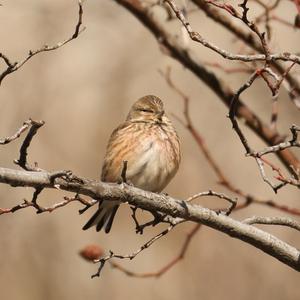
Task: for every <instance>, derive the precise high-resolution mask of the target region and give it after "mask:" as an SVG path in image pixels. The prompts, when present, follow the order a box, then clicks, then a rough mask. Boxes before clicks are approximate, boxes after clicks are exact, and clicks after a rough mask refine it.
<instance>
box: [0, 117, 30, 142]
mask: <svg viewBox="0 0 300 300" xmlns="http://www.w3.org/2000/svg"><path fill="white" fill-rule="evenodd" d="M33 123H34V121H32V120H31V119H29V120H27V121H25V122H24V123H23V125H22V126H21V127H20V128H19V129H18V130H17V131H16V133H15V134H13V135H12V136H8V137H5V138H2V139H0V144H1V145H5V144H8V143H10V142H12V141H14V140H16V139H17V138H19V137H20V136H21V134H22V133H23V132H24V131H26V130H27V129H28V127H30V126H32V125H33Z"/></svg>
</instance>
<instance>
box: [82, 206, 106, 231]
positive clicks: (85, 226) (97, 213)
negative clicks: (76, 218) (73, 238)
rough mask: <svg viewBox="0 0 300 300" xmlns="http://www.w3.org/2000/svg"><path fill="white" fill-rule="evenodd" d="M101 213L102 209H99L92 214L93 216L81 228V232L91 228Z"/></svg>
mask: <svg viewBox="0 0 300 300" xmlns="http://www.w3.org/2000/svg"><path fill="white" fill-rule="evenodd" d="M101 211H102V208H99V209H98V210H97V211H96V212H95V213H94V214H93V216H92V217H91V218H90V219H89V220H88V222H87V223H86V224H85V225H84V226H83V227H82V229H83V230H87V229H89V228H90V227H92V226H93V225H94V223H95V221H96V219H97V217H98V216H99V215H100V213H101Z"/></svg>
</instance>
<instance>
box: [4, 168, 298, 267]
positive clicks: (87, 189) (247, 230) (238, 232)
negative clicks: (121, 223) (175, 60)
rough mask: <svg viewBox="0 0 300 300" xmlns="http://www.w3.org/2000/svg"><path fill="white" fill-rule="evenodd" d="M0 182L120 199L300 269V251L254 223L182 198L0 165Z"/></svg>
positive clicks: (99, 197)
mask: <svg viewBox="0 0 300 300" xmlns="http://www.w3.org/2000/svg"><path fill="white" fill-rule="evenodd" d="M0 182H2V183H6V184H9V185H11V186H19V187H22V186H23V187H25V186H27V187H33V188H43V189H45V188H57V187H59V188H60V189H62V190H65V191H70V192H75V193H79V194H83V195H86V196H90V197H92V198H94V199H101V198H105V200H110V199H111V200H114V199H116V198H118V199H119V200H120V201H122V202H128V203H129V204H131V205H135V206H137V207H139V208H142V209H145V210H149V211H156V212H161V213H165V214H167V215H170V216H172V217H178V218H182V219H184V220H188V221H193V222H196V223H201V224H204V225H207V226H209V227H211V228H214V229H216V230H218V231H221V232H223V233H226V234H227V235H229V236H231V237H234V238H237V239H239V240H242V241H244V242H246V243H248V244H250V245H252V246H254V247H256V248H258V249H260V250H262V251H264V252H266V253H268V254H269V255H271V256H273V257H275V258H276V259H278V260H279V261H281V262H283V263H284V264H286V265H288V266H290V267H291V268H293V269H295V270H297V271H300V262H299V257H300V252H299V251H298V250H297V249H296V248H294V247H293V246H291V245H289V244H287V243H285V242H283V241H281V240H279V239H278V238H276V237H275V236H273V235H271V234H269V233H266V232H264V231H262V230H260V229H258V228H255V227H254V226H251V225H247V224H243V223H242V222H239V221H235V220H233V219H232V218H230V217H227V216H224V215H222V214H217V213H216V212H214V211H212V210H210V209H207V208H203V207H201V206H199V205H191V204H188V203H186V202H185V201H183V200H178V199H174V198H171V197H169V196H166V195H161V194H155V193H151V192H146V191H143V190H140V189H138V188H135V187H132V186H128V185H126V184H121V185H118V184H112V183H103V182H96V181H92V180H87V179H80V178H78V177H75V176H73V177H72V176H68V177H64V178H55V180H53V174H52V173H49V172H45V171H41V172H28V171H18V170H12V169H7V168H0Z"/></svg>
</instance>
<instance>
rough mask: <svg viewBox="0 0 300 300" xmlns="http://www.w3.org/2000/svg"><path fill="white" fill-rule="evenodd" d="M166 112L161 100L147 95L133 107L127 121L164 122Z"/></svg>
mask: <svg viewBox="0 0 300 300" xmlns="http://www.w3.org/2000/svg"><path fill="white" fill-rule="evenodd" d="M164 114H165V111H164V104H163V102H162V100H161V99H159V98H158V97H156V96H153V95H147V96H144V97H142V98H140V99H139V100H137V101H136V102H135V103H134V104H133V105H132V107H131V109H130V111H129V114H128V116H127V120H129V121H144V122H154V123H161V122H163V117H164Z"/></svg>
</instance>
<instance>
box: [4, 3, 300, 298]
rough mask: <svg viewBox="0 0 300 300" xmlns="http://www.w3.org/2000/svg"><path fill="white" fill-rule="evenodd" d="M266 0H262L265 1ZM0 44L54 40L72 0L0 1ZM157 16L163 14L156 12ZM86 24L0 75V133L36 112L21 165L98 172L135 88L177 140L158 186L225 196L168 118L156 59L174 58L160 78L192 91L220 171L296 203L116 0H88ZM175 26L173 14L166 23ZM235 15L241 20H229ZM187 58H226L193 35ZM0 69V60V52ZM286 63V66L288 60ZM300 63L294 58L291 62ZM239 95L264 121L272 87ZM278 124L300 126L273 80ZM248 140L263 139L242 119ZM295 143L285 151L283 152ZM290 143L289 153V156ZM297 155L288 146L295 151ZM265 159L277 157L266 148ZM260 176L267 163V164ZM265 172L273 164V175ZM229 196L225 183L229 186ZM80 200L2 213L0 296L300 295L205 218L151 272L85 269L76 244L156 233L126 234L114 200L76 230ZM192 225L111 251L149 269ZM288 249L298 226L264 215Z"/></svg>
mask: <svg viewBox="0 0 300 300" xmlns="http://www.w3.org/2000/svg"><path fill="white" fill-rule="evenodd" d="M231 2H235V1H231ZM266 2H268V1H266ZM1 3H2V5H3V6H1V7H0V19H1V26H0V37H1V49H0V51H1V52H3V53H4V54H6V55H7V56H8V57H9V58H10V59H11V60H12V61H20V60H21V59H22V58H23V57H24V56H26V55H27V53H28V51H29V50H30V49H32V50H34V49H38V48H40V47H41V46H43V45H44V44H48V45H52V44H55V43H57V42H58V41H62V40H63V39H65V38H67V37H69V36H70V35H71V34H73V31H74V26H75V24H76V22H77V12H78V7H77V4H76V1H71V0H59V1H58V0H53V1H46V0H27V1H21V0H14V1H1ZM278 12H280V16H281V17H282V18H285V19H286V20H289V21H291V22H293V20H294V16H295V14H296V10H295V7H294V5H293V3H292V1H281V4H280V6H279V8H278ZM155 13H157V15H158V17H159V18H162V19H163V18H165V17H166V16H165V15H164V12H163V11H162V10H159V9H155ZM190 21H191V23H192V24H193V26H194V29H195V30H198V31H200V32H201V34H203V35H204V36H205V37H207V38H208V39H209V40H210V41H212V42H214V43H216V44H217V45H219V46H220V47H224V48H225V49H228V50H232V51H234V52H236V51H237V49H238V47H239V46H240V44H239V43H236V40H235V39H234V38H233V36H231V35H230V34H229V33H228V32H227V31H226V30H225V29H224V28H222V27H220V26H218V25H216V24H214V23H213V22H212V21H210V20H209V19H208V18H207V17H205V15H204V14H203V13H193V14H192V15H191V17H190ZM84 25H85V26H86V27H87V29H86V31H85V32H84V33H82V35H80V37H79V38H78V39H76V40H74V41H72V42H71V43H69V44H68V45H66V46H65V47H63V48H60V49H58V50H57V51H53V52H49V53H42V54H40V55H38V56H36V57H34V58H33V59H32V60H31V61H30V62H28V63H27V64H26V65H25V66H24V67H23V68H22V69H20V70H19V71H17V72H16V73H13V74H11V75H9V76H8V77H7V78H6V79H5V80H4V81H3V83H2V86H1V88H0V107H1V110H0V136H1V137H3V136H8V135H10V134H12V133H14V132H15V129H16V128H18V127H19V126H20V125H21V124H22V122H23V121H25V120H26V119H28V118H29V117H31V118H33V119H37V120H40V119H42V120H44V121H45V122H46V124H45V126H44V127H42V129H40V131H39V132H38V134H37V136H36V137H35V138H34V141H33V142H32V144H31V147H30V150H29V160H30V162H34V161H37V162H38V164H39V166H40V167H41V168H44V169H47V170H49V171H50V170H61V169H71V170H72V171H73V172H74V173H75V174H78V175H80V176H82V177H87V178H91V179H98V178H99V176H100V169H101V164H102V159H103V155H104V151H105V147H106V143H107V140H108V138H109V136H110V134H111V132H112V130H113V129H114V128H115V127H116V126H117V125H118V124H119V123H120V122H122V121H123V120H124V118H125V117H126V114H127V112H128V110H129V108H130V106H131V104H132V103H133V102H134V101H135V100H136V99H137V98H139V97H141V96H143V95H146V94H154V95H157V96H159V97H161V98H162V99H163V101H164V103H165V106H166V110H167V112H168V113H169V115H171V118H172V120H173V123H174V125H175V126H176V128H177V131H178V133H179V135H180V138H181V141H182V148H183V149H182V150H183V158H182V164H181V168H180V170H179V172H178V174H177V175H176V177H175V178H174V179H173V181H172V182H171V183H170V185H169V186H168V187H167V189H166V192H168V193H169V194H170V195H171V196H174V197H176V198H181V199H185V198H187V197H189V196H191V195H193V194H195V193H197V192H200V191H206V190H209V189H213V190H215V191H219V192H226V193H228V192H227V191H226V190H225V189H224V188H223V187H222V186H220V185H218V184H217V178H216V176H215V174H214V173H213V171H212V170H211V168H210V166H209V164H208V163H207V161H206V160H205V158H204V157H203V155H202V153H201V152H200V151H199V149H198V146H197V144H196V143H195V141H194V140H193V138H192V137H191V136H190V134H189V133H188V132H187V130H186V129H185V128H184V127H183V126H182V125H181V124H180V122H178V120H177V119H176V118H174V117H172V115H173V114H175V115H177V116H179V117H182V110H183V103H182V99H181V98H180V97H179V96H178V95H177V94H175V93H174V91H172V90H170V88H169V87H168V85H167V84H166V82H165V80H164V78H163V77H162V76H161V75H160V74H159V72H158V70H163V71H165V70H166V68H167V67H169V66H171V68H172V78H173V80H174V82H175V83H176V84H177V85H178V87H180V88H181V89H182V90H183V91H184V92H185V93H186V94H187V95H189V96H190V99H191V116H192V120H193V122H194V124H195V126H196V128H197V129H198V130H199V132H200V133H201V134H202V135H203V137H204V138H205V141H206V143H207V146H208V147H209V149H210V151H211V153H212V155H213V156H214V157H215V159H216V160H217V162H218V163H219V164H220V165H221V166H222V168H223V171H224V172H225V174H226V175H227V176H228V178H229V179H230V180H231V181H233V182H234V183H235V184H236V185H237V186H238V187H239V188H241V189H243V190H245V191H248V192H249V193H252V194H254V195H256V196H259V197H261V198H264V199H273V200H274V201H277V202H278V203H281V204H286V205H290V206H293V207H299V190H297V189H296V188H295V189H293V188H285V189H282V190H280V191H279V193H278V194H277V195H274V193H273V192H272V190H271V189H270V187H269V186H267V185H266V184H265V183H264V182H263V181H262V180H261V178H260V175H259V171H258V169H257V166H256V164H255V162H254V161H253V160H252V159H250V158H245V156H244V149H243V147H242V145H241V143H240V142H239V140H238V138H237V136H236V134H235V133H234V132H233V131H232V130H231V124H230V122H229V120H228V119H227V118H226V114H227V108H226V107H225V106H224V105H223V104H222V103H221V101H219V99H217V97H216V95H215V94H213V92H212V91H211V90H209V89H208V88H207V87H206V86H205V85H204V84H203V83H202V82H200V81H199V80H197V78H195V77H194V76H193V75H192V74H191V73H190V72H189V71H188V70H185V69H184V68H183V67H182V66H181V65H179V64H178V63H177V62H174V61H173V60H172V59H170V58H169V57H167V56H166V55H163V54H162V52H161V50H160V49H159V47H158V45H157V42H156V40H154V39H153V37H152V36H151V35H150V34H149V32H148V31H147V30H146V29H145V28H144V27H143V26H141V25H140V23H139V22H138V21H137V20H136V19H135V18H134V17H133V16H132V15H131V14H129V13H128V12H127V11H126V10H125V9H124V8H122V7H120V6H118V5H117V4H116V3H115V2H114V1H109V0H106V1H86V3H85V4H84ZM272 25H273V28H274V31H273V39H272V41H271V46H272V48H273V49H274V50H275V51H292V52H297V51H298V52H299V38H300V31H299V30H298V31H296V30H294V29H291V28H289V27H285V26H283V25H281V24H279V23H272ZM168 26H169V27H170V28H171V30H174V32H178V34H180V26H179V25H178V22H177V21H176V20H174V21H170V23H169V25H168ZM241 26H242V25H241ZM195 51H196V52H197V54H198V56H199V58H200V59H201V60H203V61H205V62H218V63H221V64H223V65H224V66H231V67H235V66H238V64H235V63H233V62H230V63H228V62H226V61H224V60H222V59H221V58H220V57H219V56H218V55H216V54H214V53H212V52H211V51H209V50H207V49H205V48H203V47H201V46H197V47H196V48H195ZM0 67H1V68H2V70H3V69H4V68H5V65H4V64H3V62H2V61H1V62H0ZM294 70H295V71H297V68H295V69H294ZM214 71H215V72H217V73H218V74H219V75H220V76H222V77H223V78H224V79H225V80H226V82H227V83H228V84H229V85H230V86H231V87H232V88H233V89H237V88H238V87H239V86H240V85H241V84H242V83H243V82H245V81H246V80H247V75H244V74H233V75H228V74H224V73H223V72H222V71H221V70H214ZM298 71H299V68H298ZM243 99H244V101H246V102H247V104H248V105H249V106H250V107H251V108H252V109H253V110H255V112H256V113H257V114H258V115H259V116H260V117H261V118H262V119H263V120H265V121H269V119H270V113H271V96H270V93H269V91H268V89H267V88H266V86H265V84H263V83H262V82H261V81H259V82H256V83H255V84H254V86H253V87H252V88H251V89H250V90H248V91H247V93H245V95H244V96H243ZM279 109H280V114H279V121H278V127H279V131H280V132H281V133H286V134H288V133H289V130H288V128H289V126H290V125H291V124H293V123H297V122H298V125H299V119H300V118H299V111H297V110H296V108H295V106H294V105H293V104H292V103H291V101H290V100H289V98H288V96H287V94H286V92H285V91H284V90H283V89H282V91H281V93H280V98H279ZM243 129H244V131H245V133H246V134H247V136H248V138H249V141H250V143H251V145H253V147H254V148H255V149H260V148H262V147H263V146H264V144H263V142H262V141H261V140H260V139H259V138H257V137H256V136H255V135H254V134H253V133H252V132H251V131H249V130H248V129H247V128H243ZM21 141H22V139H19V140H17V141H14V142H12V143H11V144H8V145H6V146H2V147H1V149H0V151H1V152H0V165H1V166H2V167H7V168H16V166H15V165H14V164H13V159H15V158H17V157H18V150H19V147H20V144H21ZM295 153H296V152H295ZM296 154H297V153H296ZM298 155H299V151H298ZM274 161H275V162H277V163H278V161H277V160H276V159H275V158H274ZM270 174H271V173H270ZM271 175H272V174H271ZM228 194H230V193H228ZM65 195H68V194H67V193H65V192H58V191H44V192H43V193H42V194H41V195H40V197H39V201H40V204H41V205H43V206H47V205H51V204H53V203H56V202H59V201H62V198H63V196H65ZM31 196H32V189H29V188H28V189H24V188H11V187H9V186H7V185H4V184H2V185H0V207H11V206H14V205H17V204H19V203H21V202H22V200H23V199H24V198H26V199H31ZM198 203H200V204H201V205H203V206H206V207H210V208H213V207H220V206H221V205H223V204H224V203H223V202H222V201H220V200H215V199H212V198H209V199H201V200H199V201H198ZM80 208H81V206H80V205H79V204H75V203H72V204H69V205H68V206H67V207H64V208H61V209H58V210H56V211H54V212H53V213H51V214H50V213H49V214H48V213H44V214H40V215H36V213H35V211H34V210H33V209H31V208H27V209H25V210H20V211H18V212H16V213H14V214H6V215H1V216H0V253H1V255H0V290H1V298H2V299H14V300H21V299H22V300H27V299H30V300H34V299H45V300H51V299H74V300H75V299H76V300H77V299H78V300H79V299H83V298H84V297H85V298H86V299H141V298H142V299H144V300H147V299H154V298H155V299H174V300H179V299H183V297H185V298H187V299H199V297H200V298H201V299H208V300H209V299H222V300H223V299H231V300H235V299H245V300H248V299H249V300H250V299H257V300H259V299H273V300H276V299H298V297H299V296H300V290H299V284H298V283H299V279H300V275H299V274H298V273H297V272H296V271H294V270H292V269H290V268H289V267H287V266H285V265H283V264H282V263H280V262H279V261H277V260H275V259H273V258H272V257H270V256H268V255H266V254H264V253H263V252H261V251H259V250H257V249H255V248H254V247H251V246H249V245H247V244H245V243H243V242H241V241H238V240H234V239H232V238H230V237H228V236H225V235H224V234H222V233H219V232H217V231H215V230H212V229H210V228H207V227H203V228H202V229H201V230H200V231H199V232H198V233H197V235H196V236H195V237H194V239H193V241H192V243H191V245H190V247H189V249H188V251H187V253H186V257H185V258H184V260H183V261H181V262H180V263H178V264H177V265H176V266H174V267H173V268H172V269H171V270H170V271H169V272H167V273H166V274H165V275H163V276H162V277H161V278H159V279H155V278H149V279H138V278H131V277H128V276H126V275H125V274H123V273H121V272H120V271H119V270H115V269H112V268H111V267H110V266H109V264H107V265H106V266H105V268H104V270H103V272H102V276H101V277H100V278H96V279H93V280H91V278H90V276H91V275H92V274H94V273H95V272H96V270H97V265H93V264H92V263H88V262H86V261H85V260H83V259H82V258H81V257H80V256H79V254H78V253H79V251H80V250H81V249H82V248H83V247H85V246H86V245H87V244H91V243H92V244H98V245H100V246H101V247H102V248H104V249H105V250H106V251H108V250H109V249H112V250H113V251H114V252H116V253H121V254H127V253H131V252H133V251H134V250H136V249H137V248H138V247H139V246H140V245H142V244H143V243H144V242H145V241H146V240H147V239H149V238H150V237H152V236H153V235H154V234H156V233H157V232H159V231H160V230H162V228H163V226H160V227H158V228H154V229H153V228H149V229H147V230H146V232H145V234H144V235H136V234H135V230H134V223H133V221H132V219H131V217H130V209H129V207H128V206H127V205H123V206H122V209H120V210H119V212H118V217H117V218H116V219H115V222H114V226H113V228H112V231H111V233H110V234H109V235H106V234H104V233H103V232H100V233H96V232H95V231H94V230H89V231H82V230H81V227H82V226H83V225H84V224H85V222H86V221H87V219H89V217H90V215H91V214H92V213H93V211H94V209H95V208H91V209H90V210H89V211H88V212H86V213H85V214H83V215H80V216H79V214H78V209H80ZM253 215H261V216H274V215H283V213H282V212H279V211H276V210H273V209H270V208H267V207H263V206H255V205H252V206H251V207H249V208H247V209H245V210H242V211H239V212H236V213H233V214H232V217H233V218H236V219H238V220H240V219H244V218H246V217H250V216H253ZM192 226H193V224H191V223H186V224H184V225H181V226H178V228H176V229H175V230H174V231H173V232H171V233H170V234H169V235H168V236H167V237H165V238H163V239H162V240H160V241H159V242H157V243H156V244H155V245H153V246H152V247H151V248H150V249H148V250H146V251H144V252H142V253H141V254H140V255H139V256H138V257H136V258H135V259H134V260H132V261H130V262H127V261H119V262H120V263H121V264H122V265H123V266H126V267H127V268H129V269H130V270H133V271H136V272H152V271H156V270H158V269H159V268H161V267H162V266H164V265H165V264H166V263H167V262H168V261H170V260H171V259H172V258H173V257H174V256H175V255H176V254H177V253H178V252H179V250H180V248H181V246H182V244H183V242H184V239H185V237H186V234H187V232H188V231H190V230H191V228H192ZM262 228H264V229H265V230H266V231H268V232H271V233H273V234H275V235H276V236H278V237H279V238H281V239H283V240H284V241H286V242H288V243H291V244H292V245H294V246H295V247H298V248H299V243H300V238H299V233H298V232H296V231H293V230H292V229H286V228H279V227H276V228H274V226H268V227H266V226H265V227H262Z"/></svg>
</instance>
